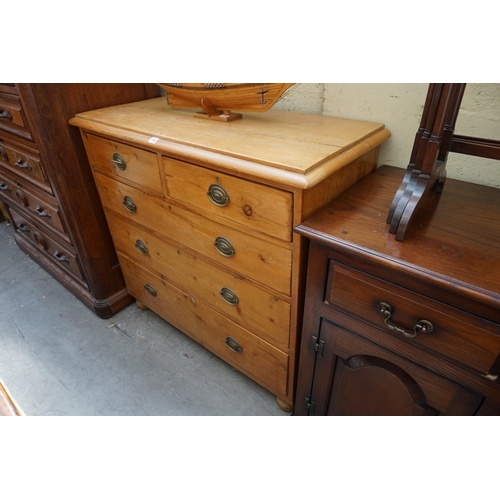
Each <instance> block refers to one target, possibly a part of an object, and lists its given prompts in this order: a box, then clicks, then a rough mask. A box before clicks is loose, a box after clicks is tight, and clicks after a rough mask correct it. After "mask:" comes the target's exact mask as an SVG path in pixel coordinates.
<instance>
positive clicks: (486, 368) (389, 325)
mask: <svg viewBox="0 0 500 500" xmlns="http://www.w3.org/2000/svg"><path fill="white" fill-rule="evenodd" d="M325 301H326V302H327V303H328V304H329V305H331V306H334V307H336V308H338V309H340V310H343V311H346V312H348V313H350V314H352V315H354V316H357V317H358V318H359V319H361V320H363V321H366V322H368V323H370V324H372V325H374V326H377V327H379V328H382V329H384V330H386V331H387V332H391V333H393V334H395V335H397V336H398V337H400V338H402V339H404V340H407V341H410V342H412V343H413V344H415V345H418V346H419V347H421V348H422V349H425V350H428V351H430V352H433V353H435V354H438V355H440V356H443V357H446V358H448V359H450V360H452V361H456V362H458V363H460V364H462V365H464V366H466V367H469V368H472V369H474V370H476V371H478V372H480V373H482V374H484V375H488V376H490V377H493V378H494V377H496V376H498V374H499V368H500V363H499V361H500V360H499V355H500V325H496V326H495V325H492V324H491V323H489V324H488V325H486V324H485V323H484V320H482V319H481V318H478V317H476V316H472V315H470V314H467V313H465V312H463V311H461V310H458V309H455V308H453V307H450V306H448V305H446V304H443V303H441V302H438V301H435V300H433V299H430V298H428V297H425V296H423V295H420V294H417V293H414V292H412V291H410V290H407V289H405V288H401V287H399V286H397V285H394V284H392V283H389V282H387V281H385V280H381V279H378V278H375V277H374V276H371V275H368V274H365V273H362V272H359V271H356V270H354V269H351V268H349V267H346V266H343V265H341V264H338V263H336V262H334V261H331V262H330V269H329V275H328V286H327V290H326V294H325ZM497 327H498V328H497ZM492 328H493V331H494V330H497V331H498V334H495V333H492V331H491V330H492ZM488 329H489V330H490V331H488Z"/></svg>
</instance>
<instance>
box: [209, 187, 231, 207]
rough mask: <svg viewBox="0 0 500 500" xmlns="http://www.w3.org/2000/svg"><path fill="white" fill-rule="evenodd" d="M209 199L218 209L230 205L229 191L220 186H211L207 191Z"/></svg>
mask: <svg viewBox="0 0 500 500" xmlns="http://www.w3.org/2000/svg"><path fill="white" fill-rule="evenodd" d="M207 196H208V199H209V200H210V201H211V202H212V203H213V204H214V205H217V206H218V207H225V206H226V205H227V204H228V203H229V195H228V194H227V191H226V190H225V189H224V188H223V187H222V186H219V184H210V186H209V188H208V191H207Z"/></svg>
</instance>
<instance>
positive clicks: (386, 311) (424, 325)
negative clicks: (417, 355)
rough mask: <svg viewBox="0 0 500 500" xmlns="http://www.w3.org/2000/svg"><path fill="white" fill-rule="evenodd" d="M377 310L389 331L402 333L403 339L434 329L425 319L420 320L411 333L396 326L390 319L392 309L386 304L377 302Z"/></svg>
mask: <svg viewBox="0 0 500 500" xmlns="http://www.w3.org/2000/svg"><path fill="white" fill-rule="evenodd" d="M377 310H378V312H379V313H380V314H383V315H384V316H385V319H384V323H385V324H386V326H387V327H388V328H389V329H390V330H395V331H396V332H398V333H402V334H403V335H404V336H405V337H410V338H413V337H416V336H417V333H431V332H432V330H433V329H434V327H433V326H432V323H431V322H430V321H427V320H426V319H421V320H420V321H419V322H418V323H417V324H416V325H415V326H414V327H413V332H412V331H409V330H407V329H406V328H404V327H403V326H398V325H396V324H395V323H393V322H392V321H389V320H390V319H391V314H392V307H391V306H390V305H389V304H388V303H387V302H379V304H378V306H377Z"/></svg>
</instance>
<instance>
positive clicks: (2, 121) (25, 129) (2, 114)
mask: <svg viewBox="0 0 500 500" xmlns="http://www.w3.org/2000/svg"><path fill="white" fill-rule="evenodd" d="M0 130H5V131H6V132H10V133H11V134H14V135H16V136H18V137H22V138H23V139H28V140H30V141H32V140H33V138H32V136H31V132H30V129H29V126H28V121H27V119H26V116H25V114H24V111H23V108H22V105H21V101H20V99H19V97H17V96H15V95H9V94H5V93H0Z"/></svg>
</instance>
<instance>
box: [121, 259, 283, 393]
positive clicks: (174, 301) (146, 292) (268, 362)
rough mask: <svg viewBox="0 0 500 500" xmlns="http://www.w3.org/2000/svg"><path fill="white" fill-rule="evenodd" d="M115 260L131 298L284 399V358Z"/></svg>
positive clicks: (205, 308) (194, 302) (208, 310)
mask: <svg viewBox="0 0 500 500" xmlns="http://www.w3.org/2000/svg"><path fill="white" fill-rule="evenodd" d="M118 256H119V259H120V264H121V267H122V270H123V275H124V277H125V282H126V284H127V289H128V291H129V292H130V294H131V295H132V296H133V297H135V298H136V299H137V300H138V301H139V302H142V303H143V304H144V305H146V306H147V307H148V308H150V309H151V310H152V311H154V312H155V313H156V314H158V315H159V316H161V317H162V318H163V319H165V320H166V321H168V322H169V323H171V324H172V325H174V326H175V327H176V328H178V329H180V330H182V331H183V332H186V333H187V334H188V335H189V336H190V337H192V338H193V339H194V340H196V341H197V342H199V343H200V344H201V345H203V346H204V347H206V348H207V349H209V350H210V351H212V352H213V353H214V354H216V355H217V356H219V357H220V358H222V359H223V360H225V361H227V362H228V363H229V364H230V365H232V366H234V367H235V368H238V369H240V370H241V371H242V372H243V373H245V374H246V375H248V376H250V377H252V378H253V379H255V380H256V381H258V382H259V383H261V384H262V385H264V386H265V387H267V388H268V389H269V390H271V391H272V392H273V393H274V394H276V395H277V396H281V397H285V396H286V390H287V373H288V355H287V354H285V353H284V352H282V351H281V350H279V349H277V348H276V347H273V346H272V345H270V344H268V343H267V342H265V341H263V340H261V339H259V338H258V337H256V336H255V335H253V334H252V333H250V332H249V331H247V330H245V329H244V328H241V327H240V326H238V325H237V324H236V323H233V322H232V321H230V320H229V319H227V318H225V317H224V316H222V315H220V314H218V313H217V312H215V311H214V310H212V309H211V308H210V307H208V306H206V305H204V304H203V303H202V302H201V301H199V300H197V298H196V297H194V296H190V295H188V294H186V293H185V292H183V291H181V290H179V289H178V288H177V287H175V286H173V285H171V284H169V283H167V282H166V281H165V280H163V279H161V278H159V277H158V276H156V275H155V274H153V273H150V272H149V271H147V270H146V269H144V268H143V267H141V266H139V265H137V264H135V263H134V262H133V261H131V260H130V259H128V258H127V257H125V256H124V255H122V254H120V253H119V254H118Z"/></svg>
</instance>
